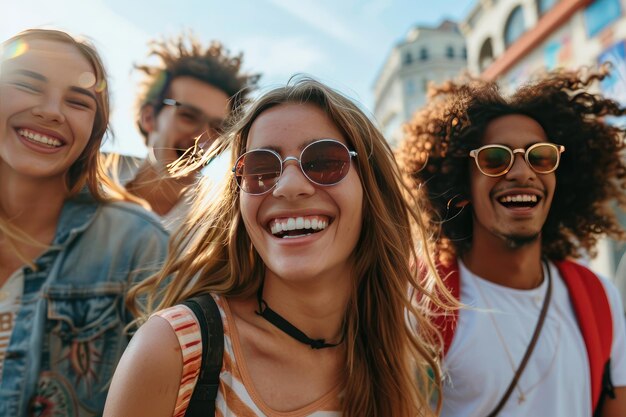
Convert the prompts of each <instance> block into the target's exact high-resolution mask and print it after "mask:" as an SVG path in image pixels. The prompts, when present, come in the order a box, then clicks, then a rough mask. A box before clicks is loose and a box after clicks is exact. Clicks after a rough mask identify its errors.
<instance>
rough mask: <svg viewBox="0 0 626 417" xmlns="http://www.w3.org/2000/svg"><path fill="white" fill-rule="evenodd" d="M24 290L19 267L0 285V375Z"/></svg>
mask: <svg viewBox="0 0 626 417" xmlns="http://www.w3.org/2000/svg"><path fill="white" fill-rule="evenodd" d="M23 292H24V271H23V269H22V268H19V269H18V270H17V271H15V272H14V273H13V274H12V275H11V276H10V277H9V279H8V280H7V281H6V282H5V283H4V285H3V286H2V287H0V377H1V376H2V369H3V368H4V358H5V356H6V353H7V349H8V348H9V341H10V340H11V334H13V327H15V316H16V315H17V312H18V311H19V309H20V306H21V300H22V294H23Z"/></svg>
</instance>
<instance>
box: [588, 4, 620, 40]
mask: <svg viewBox="0 0 626 417" xmlns="http://www.w3.org/2000/svg"><path fill="white" fill-rule="evenodd" d="M621 15H622V7H621V6H620V0H596V1H594V2H593V3H591V4H590V5H589V7H587V8H586V9H585V25H586V26H587V36H589V37H590V38H591V37H593V36H595V35H597V34H598V33H599V32H600V31H601V30H602V29H604V28H605V27H606V26H608V25H609V24H610V23H613V22H614V21H616V20H617V19H619V18H620V16H621Z"/></svg>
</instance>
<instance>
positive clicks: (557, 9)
mask: <svg viewBox="0 0 626 417" xmlns="http://www.w3.org/2000/svg"><path fill="white" fill-rule="evenodd" d="M625 10H626V0H479V1H477V4H476V6H475V7H474V8H473V9H472V10H471V12H470V13H469V15H468V16H467V17H466V19H464V21H463V22H462V23H461V24H460V28H461V31H462V32H463V34H464V35H465V38H466V41H467V55H468V68H469V71H470V73H472V74H474V75H480V76H482V77H484V78H487V79H497V80H499V83H500V84H501V85H502V86H503V87H504V88H505V89H507V90H509V91H511V90H513V89H514V88H516V87H517V86H519V85H520V84H522V83H524V82H525V81H527V80H528V79H529V77H531V76H533V75H535V74H537V73H538V72H542V71H545V70H550V69H555V68H577V67H580V66H597V65H598V64H600V63H602V62H606V61H610V62H611V63H612V65H613V73H612V76H611V77H610V79H607V80H605V81H604V82H603V83H602V84H601V86H600V89H601V90H602V93H603V94H605V95H607V96H609V97H611V98H613V99H615V100H617V101H618V102H620V103H621V104H622V105H626V42H625V40H626V16H625V14H624V11H625ZM618 216H620V218H621V221H622V223H623V224H625V225H626V213H623V212H621V211H619V210H618ZM625 250H626V248H625V247H624V245H623V244H620V243H617V242H613V241H610V240H604V241H603V242H601V243H600V246H599V248H598V252H599V256H598V257H597V258H596V259H594V260H593V261H592V262H591V266H592V267H593V268H594V269H595V270H596V271H597V272H599V273H601V274H603V275H605V276H608V277H613V278H616V279H617V280H618V285H619V284H620V283H621V284H623V286H624V289H623V292H622V294H626V259H625V260H624V261H623V265H622V267H621V268H620V270H619V271H618V263H619V261H620V259H622V257H623V256H625V255H624V252H625ZM618 275H619V276H618Z"/></svg>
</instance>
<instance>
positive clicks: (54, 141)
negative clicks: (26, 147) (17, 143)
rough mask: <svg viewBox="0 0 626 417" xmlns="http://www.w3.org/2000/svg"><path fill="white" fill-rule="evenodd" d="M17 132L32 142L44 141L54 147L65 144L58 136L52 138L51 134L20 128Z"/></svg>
mask: <svg viewBox="0 0 626 417" xmlns="http://www.w3.org/2000/svg"><path fill="white" fill-rule="evenodd" d="M17 133H19V134H20V135H21V136H23V137H25V138H26V139H28V140H30V141H32V142H37V143H43V144H44V145H48V146H54V147H59V146H61V145H63V143H62V142H61V141H60V140H58V139H56V138H51V137H50V136H46V135H42V134H39V133H33V132H31V131H30V130H26V129H20V130H18V131H17Z"/></svg>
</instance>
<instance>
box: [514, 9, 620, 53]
mask: <svg viewBox="0 0 626 417" xmlns="http://www.w3.org/2000/svg"><path fill="white" fill-rule="evenodd" d="M617 1H619V0H617ZM525 31H526V22H525V21H524V10H522V6H517V7H516V8H514V9H513V11H512V12H511V14H510V15H509V18H508V19H507V21H506V26H505V27H504V44H505V45H506V47H507V48H508V47H509V46H511V45H512V44H513V42H515V41H516V40H517V39H519V37H520V36H522V34H523V33H524V32H525Z"/></svg>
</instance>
